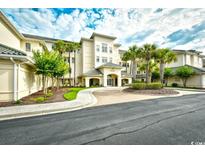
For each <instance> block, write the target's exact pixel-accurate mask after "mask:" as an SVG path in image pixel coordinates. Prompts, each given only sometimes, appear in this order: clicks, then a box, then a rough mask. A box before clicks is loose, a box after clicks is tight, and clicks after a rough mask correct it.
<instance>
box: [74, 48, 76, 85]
mask: <svg viewBox="0 0 205 154" xmlns="http://www.w3.org/2000/svg"><path fill="white" fill-rule="evenodd" d="M75 62H76V51H74V87H75V86H76V83H75V82H76V81H75V78H76V63H75Z"/></svg>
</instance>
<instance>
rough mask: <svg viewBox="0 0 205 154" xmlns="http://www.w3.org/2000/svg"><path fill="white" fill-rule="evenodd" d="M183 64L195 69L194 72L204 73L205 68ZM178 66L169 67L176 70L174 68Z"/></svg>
mask: <svg viewBox="0 0 205 154" xmlns="http://www.w3.org/2000/svg"><path fill="white" fill-rule="evenodd" d="M185 66H188V67H191V68H192V69H193V70H194V71H195V73H205V68H199V67H194V66H191V65H187V64H186V65H185ZM179 67H180V66H179ZM179 67H171V68H172V69H173V71H176V69H177V68H179Z"/></svg>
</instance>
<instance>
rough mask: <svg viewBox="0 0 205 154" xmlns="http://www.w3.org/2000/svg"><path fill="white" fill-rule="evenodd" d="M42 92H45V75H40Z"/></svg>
mask: <svg viewBox="0 0 205 154" xmlns="http://www.w3.org/2000/svg"><path fill="white" fill-rule="evenodd" d="M42 84H43V89H42V90H43V93H45V75H42Z"/></svg>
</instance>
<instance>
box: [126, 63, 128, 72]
mask: <svg viewBox="0 0 205 154" xmlns="http://www.w3.org/2000/svg"><path fill="white" fill-rule="evenodd" d="M126 73H128V72H127V61H126Z"/></svg>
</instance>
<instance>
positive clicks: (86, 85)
mask: <svg viewBox="0 0 205 154" xmlns="http://www.w3.org/2000/svg"><path fill="white" fill-rule="evenodd" d="M89 81H90V78H88V77H86V78H85V87H90V84H89Z"/></svg>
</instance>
